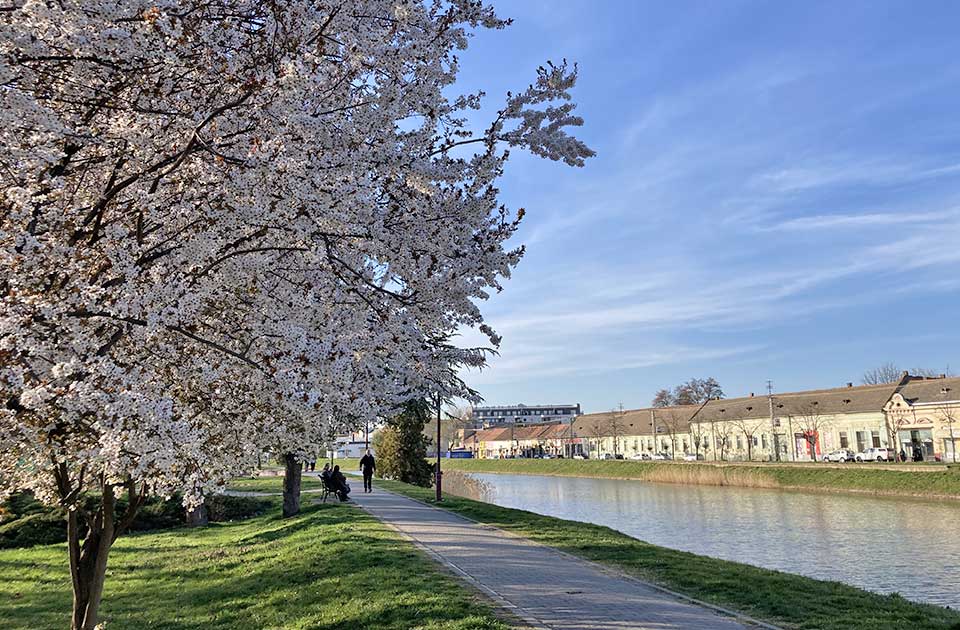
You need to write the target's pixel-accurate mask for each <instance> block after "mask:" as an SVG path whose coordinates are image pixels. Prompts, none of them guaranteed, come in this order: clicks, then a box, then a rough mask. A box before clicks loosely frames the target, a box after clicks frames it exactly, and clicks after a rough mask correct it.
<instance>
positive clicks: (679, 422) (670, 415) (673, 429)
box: [654, 408, 690, 456]
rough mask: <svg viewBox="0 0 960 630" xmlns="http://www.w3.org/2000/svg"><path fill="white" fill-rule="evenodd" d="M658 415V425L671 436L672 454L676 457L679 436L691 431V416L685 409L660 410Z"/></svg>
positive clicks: (657, 412)
mask: <svg viewBox="0 0 960 630" xmlns="http://www.w3.org/2000/svg"><path fill="white" fill-rule="evenodd" d="M654 413H655V414H656V422H655V423H656V424H657V426H661V427H663V428H664V430H665V431H666V432H667V435H669V436H670V454H671V455H672V456H676V453H677V435H679V434H681V433H687V432H689V431H690V414H689V412H687V410H685V409H672V408H666V409H660V410H657V411H656V412H654Z"/></svg>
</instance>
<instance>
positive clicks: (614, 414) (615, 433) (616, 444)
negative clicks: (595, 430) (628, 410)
mask: <svg viewBox="0 0 960 630" xmlns="http://www.w3.org/2000/svg"><path fill="white" fill-rule="evenodd" d="M624 415H625V414H624V411H623V405H622V404H621V405H620V408H619V409H617V410H614V411H611V412H610V424H609V426H608V428H609V433H610V436H611V437H612V438H613V456H614V457H616V456H617V454H619V453H620V438H621V437H622V436H623V434H624V432H625V431H626V424H625V423H624V420H623V418H624Z"/></svg>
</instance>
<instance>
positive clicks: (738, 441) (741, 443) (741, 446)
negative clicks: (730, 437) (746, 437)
mask: <svg viewBox="0 0 960 630" xmlns="http://www.w3.org/2000/svg"><path fill="white" fill-rule="evenodd" d="M742 449H743V440H741V439H740V436H739V435H738V436H737V450H742Z"/></svg>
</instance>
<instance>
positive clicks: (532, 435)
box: [464, 424, 570, 442]
mask: <svg viewBox="0 0 960 630" xmlns="http://www.w3.org/2000/svg"><path fill="white" fill-rule="evenodd" d="M569 436H570V425H567V424H532V425H526V426H520V425H518V426H515V427H513V428H512V429H511V428H510V427H496V428H492V429H481V430H479V431H477V432H476V440H477V442H509V441H510V440H511V439H512V440H514V441H517V442H520V441H524V440H554V439H557V438H561V437H569ZM473 439H474V437H473V434H472V433H471V434H469V435H466V437H465V438H464V440H465V441H466V442H472V441H473Z"/></svg>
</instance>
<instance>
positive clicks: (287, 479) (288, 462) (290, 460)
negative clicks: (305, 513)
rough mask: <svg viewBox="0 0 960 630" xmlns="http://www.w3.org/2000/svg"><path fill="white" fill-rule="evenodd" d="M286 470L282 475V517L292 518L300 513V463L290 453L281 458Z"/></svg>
mask: <svg viewBox="0 0 960 630" xmlns="http://www.w3.org/2000/svg"><path fill="white" fill-rule="evenodd" d="M283 462H284V464H285V467H286V470H285V471H284V475H283V516H284V518H286V517H288V516H293V515H295V514H299V513H300V478H301V475H302V472H303V470H302V468H301V467H300V462H299V461H297V458H296V456H295V455H293V454H292V453H287V454H286V455H284V456H283Z"/></svg>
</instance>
